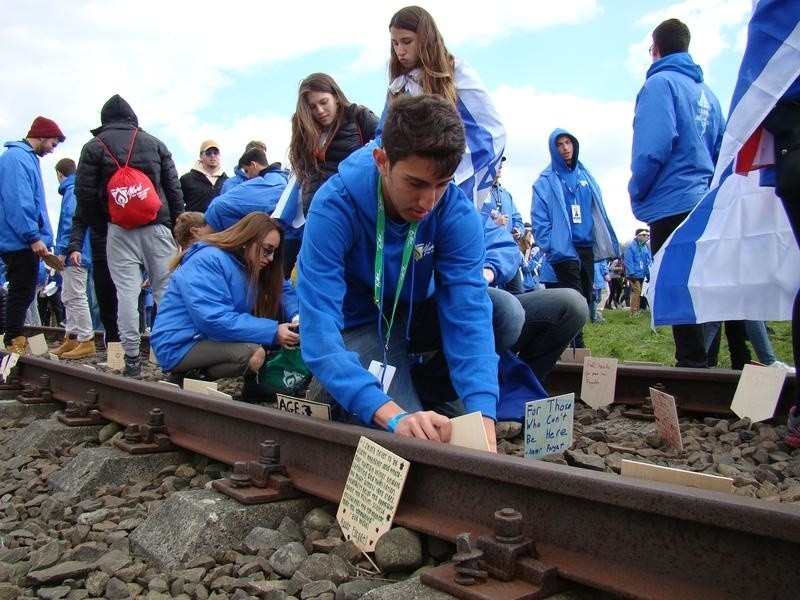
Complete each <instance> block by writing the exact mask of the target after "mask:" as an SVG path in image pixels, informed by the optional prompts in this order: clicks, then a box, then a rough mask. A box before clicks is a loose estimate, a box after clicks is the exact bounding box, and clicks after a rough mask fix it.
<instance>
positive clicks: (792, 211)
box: [781, 196, 800, 408]
mask: <svg viewBox="0 0 800 600" xmlns="http://www.w3.org/2000/svg"><path fill="white" fill-rule="evenodd" d="M781 202H782V203H783V209H784V210H785V211H786V216H787V217H788V219H789V224H790V225H791V226H792V232H793V233H794V240H795V242H796V243H797V245H798V246H800V196H798V197H795V198H791V197H786V198H781ZM792 353H793V354H794V367H795V370H800V289H798V290H797V293H796V294H795V297H794V306H793V308H792ZM795 392H796V395H795V405H796V406H797V407H798V408H800V385H796V386H795Z"/></svg>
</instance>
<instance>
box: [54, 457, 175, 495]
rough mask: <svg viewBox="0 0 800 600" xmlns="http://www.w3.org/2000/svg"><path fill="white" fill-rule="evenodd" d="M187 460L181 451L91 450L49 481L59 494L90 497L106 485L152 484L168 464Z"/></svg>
mask: <svg viewBox="0 0 800 600" xmlns="http://www.w3.org/2000/svg"><path fill="white" fill-rule="evenodd" d="M185 459H186V456H185V455H184V454H183V453H181V452H163V453H155V454H137V455H132V454H128V453H127V452H123V451H122V450H118V449H117V448H112V447H108V446H102V447H99V448H89V449H87V450H84V451H83V452H81V453H80V454H79V455H78V456H76V457H75V458H74V459H73V460H72V461H70V462H69V464H67V466H65V467H64V468H63V469H61V470H60V471H58V472H56V473H53V475H51V476H50V477H49V478H48V481H49V483H50V484H51V485H52V487H53V489H55V490H56V491H60V492H70V493H73V494H79V495H81V496H82V497H90V496H91V495H93V494H94V492H96V491H97V490H98V489H99V488H100V487H101V486H104V485H125V484H126V483H128V481H148V480H150V479H153V478H154V477H155V476H156V475H157V474H158V472H159V471H160V470H161V469H162V468H164V466H165V465H167V464H173V463H176V462H181V461H182V460H185Z"/></svg>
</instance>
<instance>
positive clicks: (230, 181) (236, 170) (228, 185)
mask: <svg viewBox="0 0 800 600" xmlns="http://www.w3.org/2000/svg"><path fill="white" fill-rule="evenodd" d="M245 181H247V175H245V174H244V171H243V170H242V168H241V167H240V166H239V165H236V166H235V167H233V177H228V178H227V179H226V180H225V181H223V182H222V190H221V191H220V194H225V193H227V192H230V191H231V190H232V189H233V188H235V187H236V186H237V185H241V184H243V183H244V182H245Z"/></svg>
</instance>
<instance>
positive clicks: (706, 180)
mask: <svg viewBox="0 0 800 600" xmlns="http://www.w3.org/2000/svg"><path fill="white" fill-rule="evenodd" d="M724 129H725V119H724V118H723V116H722V110H721V109H720V106H719V100H717V97H716V96H715V95H714V93H713V92H712V91H711V89H709V87H708V86H707V85H706V84H705V83H703V71H702V70H701V69H700V67H699V66H697V65H696V64H695V63H694V61H693V60H692V57H691V56H690V55H689V53H688V52H677V53H675V54H669V55H667V56H665V57H663V58H661V59H659V60H657V61H656V62H654V63H653V64H652V65H651V66H650V69H648V71H647V79H646V81H645V83H644V86H642V89H641V90H640V91H639V94H638V96H637V97H636V110H635V113H634V117H633V151H632V156H631V171H632V175H631V180H630V183H629V184H628V193H629V194H630V197H631V209H632V210H633V214H634V216H635V217H636V218H637V219H639V220H640V221H643V222H645V223H648V224H649V223H653V222H655V221H659V220H661V219H665V218H666V217H671V216H673V215H679V214H682V213H686V212H689V211H691V210H692V209H693V208H694V207H695V205H696V204H697V203H698V202H699V201H700V199H701V198H702V197H703V195H704V194H705V193H706V192H707V191H708V186H709V184H710V183H711V177H712V175H713V174H714V165H715V163H716V162H717V157H718V156H719V149H720V146H721V144H722V133H723V131H724Z"/></svg>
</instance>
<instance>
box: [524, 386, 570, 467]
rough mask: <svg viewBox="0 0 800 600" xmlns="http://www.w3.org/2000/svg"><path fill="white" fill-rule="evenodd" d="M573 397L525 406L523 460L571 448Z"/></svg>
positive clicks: (558, 398)
mask: <svg viewBox="0 0 800 600" xmlns="http://www.w3.org/2000/svg"><path fill="white" fill-rule="evenodd" d="M574 410H575V394H574V393H570V394H564V395H562V396H554V397H552V398H544V399H543V400H534V401H533V402H527V403H526V404H525V455H524V456H525V458H533V459H540V458H544V457H545V456H547V455H548V454H555V453H557V452H564V450H567V449H569V447H570V446H572V415H573V413H574Z"/></svg>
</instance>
